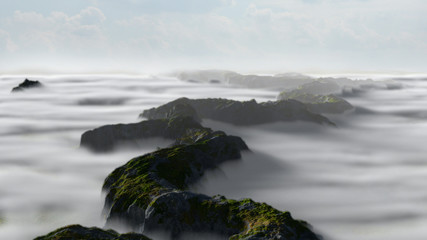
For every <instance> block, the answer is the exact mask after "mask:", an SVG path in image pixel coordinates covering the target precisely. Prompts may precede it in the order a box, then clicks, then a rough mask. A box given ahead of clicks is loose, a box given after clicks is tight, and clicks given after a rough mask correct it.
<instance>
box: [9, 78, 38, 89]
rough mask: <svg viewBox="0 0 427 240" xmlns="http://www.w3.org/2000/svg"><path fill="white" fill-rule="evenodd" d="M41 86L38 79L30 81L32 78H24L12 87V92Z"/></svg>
mask: <svg viewBox="0 0 427 240" xmlns="http://www.w3.org/2000/svg"><path fill="white" fill-rule="evenodd" d="M42 86H43V85H42V84H41V83H40V82H39V81H32V80H28V79H25V81H23V82H22V83H21V84H19V85H18V86H17V87H14V88H13V89H12V92H22V91H24V90H25V89H30V88H40V87H42Z"/></svg>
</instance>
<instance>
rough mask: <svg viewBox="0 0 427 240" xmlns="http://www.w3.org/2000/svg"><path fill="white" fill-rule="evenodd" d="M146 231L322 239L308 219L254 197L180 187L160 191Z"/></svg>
mask: <svg viewBox="0 0 427 240" xmlns="http://www.w3.org/2000/svg"><path fill="white" fill-rule="evenodd" d="M145 217H146V220H145V225H144V228H145V230H146V231H153V230H160V229H162V230H166V231H168V232H170V233H171V237H172V239H179V236H180V233H183V232H200V233H203V232H205V233H206V232H207V233H215V234H216V235H220V236H223V238H222V239H231V240H233V239H263V240H264V239H265V240H267V239H286V240H288V239H289V240H290V239H292V240H298V239H301V240H302V239H318V236H316V235H315V234H314V233H313V232H311V231H310V229H309V227H308V225H307V223H305V222H302V221H298V220H294V219H293V218H292V216H291V215H290V213H289V212H281V211H278V210H276V209H274V208H272V207H271V206H269V205H267V204H265V203H256V202H254V201H252V200H251V199H242V200H240V201H236V200H229V199H226V198H225V197H223V196H218V195H217V196H214V197H208V196H205V195H202V194H194V193H190V192H184V191H178V192H170V193H165V194H163V195H160V196H159V197H157V198H155V199H154V200H153V202H152V203H151V204H150V206H149V207H148V208H147V210H146V214H145Z"/></svg>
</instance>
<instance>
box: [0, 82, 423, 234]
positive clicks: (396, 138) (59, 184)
mask: <svg viewBox="0 0 427 240" xmlns="http://www.w3.org/2000/svg"><path fill="white" fill-rule="evenodd" d="M25 77H28V76H23V77H15V76H14V77H7V76H4V77H0V116H1V118H0V126H1V127H0V239H12V240H15V239H17V240H20V239H22V240H24V239H32V238H34V237H36V236H38V235H42V234H46V233H48V232H50V231H52V230H54V229H56V228H58V227H61V226H64V225H68V224H74V223H79V224H82V225H85V226H100V227H102V226H103V224H104V221H103V219H102V217H101V210H102V206H103V198H102V194H101V186H102V183H103V180H104V178H105V177H106V176H107V175H108V174H109V173H110V172H111V171H112V170H113V169H115V168H116V167H118V166H120V165H121V164H123V163H125V162H127V161H128V160H129V159H130V158H132V157H135V156H137V155H140V154H143V153H146V152H149V151H152V150H154V149H155V148H157V147H158V146H160V147H162V146H166V145H167V144H168V142H166V141H162V140H159V139H157V140H153V141H150V142H147V144H146V145H145V146H144V147H141V149H138V150H130V149H126V150H122V151H119V152H117V153H114V154H102V155H94V154H91V153H89V152H87V151H85V150H83V149H79V148H78V146H79V140H80V135H81V134H82V133H83V132H84V131H86V130H88V129H92V128H95V127H98V126H101V125H104V124H113V123H119V122H121V123H127V122H136V121H138V119H137V116H138V114H139V113H140V112H141V111H142V110H144V109H146V108H151V107H154V106H158V105H161V104H163V103H166V102H168V101H171V100H174V99H176V98H179V97H183V96H185V97H190V98H205V97H226V98H231V99H236V100H249V99H252V98H255V99H256V100H257V101H267V100H275V99H276V96H277V95H278V92H277V91H272V90H269V91H267V90H256V89H243V88H237V87H231V86H227V85H221V84H209V83H189V82H183V81H179V80H177V79H175V78H167V77H162V78H157V77H152V76H143V77H126V76H96V77H94V76H57V77H34V78H30V79H37V80H40V81H41V82H42V83H43V84H44V85H45V87H44V88H43V89H40V90H31V91H27V92H24V93H17V94H11V93H10V90H11V89H12V88H13V87H14V86H16V85H18V84H19V83H20V82H22V81H23V80H24V78H25ZM398 81H400V82H401V83H402V84H403V86H404V87H403V88H402V89H395V90H381V89H377V90H370V91H366V92H362V93H360V94H358V95H357V96H352V97H350V98H347V99H346V100H348V101H349V102H351V103H352V104H353V105H355V106H356V107H357V109H356V110H355V111H354V112H349V113H346V114H344V115H336V116H334V115H329V116H328V117H329V118H330V119H331V120H332V121H334V122H335V123H337V125H338V127H337V128H331V127H326V126H317V125H309V124H304V123H275V124H270V125H262V126H256V127H234V126H231V125H227V124H223V123H219V122H214V121H208V120H206V121H204V123H203V124H204V125H206V126H210V127H212V128H215V129H221V130H224V131H226V132H227V133H230V134H235V135H238V136H241V137H242V138H243V139H244V140H245V141H246V142H247V143H248V145H249V147H250V148H251V149H252V151H253V153H245V154H244V158H243V159H242V160H241V161H238V162H233V163H228V164H225V165H223V166H222V167H221V169H220V170H217V171H212V172H209V173H208V174H207V175H206V176H205V177H204V179H203V180H202V181H201V182H200V183H199V184H197V185H196V186H194V189H195V190H196V191H198V192H202V193H207V194H218V193H220V194H223V195H225V196H227V197H229V198H242V197H251V198H254V199H255V200H258V201H265V202H267V203H269V204H271V205H273V206H275V207H277V208H279V209H281V210H289V211H291V212H292V215H293V216H294V217H295V218H300V219H304V220H306V221H308V222H310V223H311V224H312V225H313V226H314V227H315V229H316V230H317V231H318V232H320V233H321V234H323V235H324V236H325V238H326V239H333V240H353V239H354V240H355V239H364V240H383V239H389V240H394V239H396V240H397V239H399V240H400V239H402V238H404V237H405V238H408V239H411V240H424V239H425V236H427V229H426V228H425V226H427V191H426V187H427V160H426V159H425V157H424V156H427V147H425V141H424V140H425V139H427V94H425V93H426V91H427V81H425V80H423V79H401V80H398Z"/></svg>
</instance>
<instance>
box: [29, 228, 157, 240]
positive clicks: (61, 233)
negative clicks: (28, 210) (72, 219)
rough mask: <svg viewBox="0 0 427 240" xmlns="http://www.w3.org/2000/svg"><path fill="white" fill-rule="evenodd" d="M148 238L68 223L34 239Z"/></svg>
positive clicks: (115, 239) (125, 239)
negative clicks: (68, 224)
mask: <svg viewBox="0 0 427 240" xmlns="http://www.w3.org/2000/svg"><path fill="white" fill-rule="evenodd" d="M80 239H88V240H150V239H149V238H148V237H146V236H144V235H142V234H137V233H127V234H118V233H117V232H115V231H114V230H111V229H109V230H103V229H99V228H96V227H92V228H87V227H82V226H80V225H70V226H65V227H62V228H59V229H57V230H55V231H53V232H51V233H48V234H47V235H45V236H40V237H37V238H35V239H34V240H80Z"/></svg>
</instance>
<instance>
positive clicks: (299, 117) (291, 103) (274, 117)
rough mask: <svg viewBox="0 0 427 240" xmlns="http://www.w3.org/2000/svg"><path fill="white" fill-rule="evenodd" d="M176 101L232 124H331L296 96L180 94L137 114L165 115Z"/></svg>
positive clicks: (200, 114) (150, 116) (153, 117)
mask: <svg viewBox="0 0 427 240" xmlns="http://www.w3.org/2000/svg"><path fill="white" fill-rule="evenodd" d="M176 105H190V106H191V107H192V108H194V110H195V111H196V112H197V114H198V116H200V118H202V119H203V118H207V119H212V120H217V121H222V122H227V123H231V124H235V125H254V124H264V123H271V122H278V121H309V122H314V123H320V124H328V125H333V123H332V122H331V121H329V120H328V119H327V118H326V117H324V116H322V115H319V114H315V113H312V112H310V111H309V110H308V109H307V106H305V105H304V104H303V103H300V102H298V101H295V100H285V101H277V102H264V103H257V102H256V101H255V100H251V101H246V102H240V101H234V100H228V99H221V98H208V99H188V98H179V99H176V100H174V101H172V102H169V103H167V104H164V105H162V106H160V107H157V108H151V109H148V110H145V111H144V112H143V113H142V114H141V115H140V116H141V117H145V118H148V119H163V118H166V117H167V116H168V114H169V112H170V111H171V109H173V108H174V107H175V106H176Z"/></svg>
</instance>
